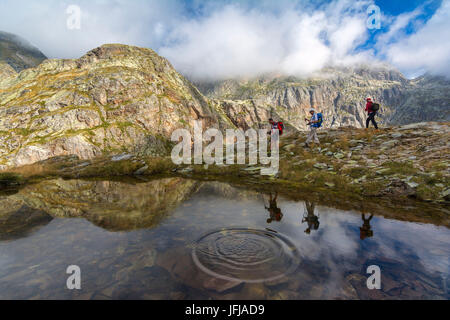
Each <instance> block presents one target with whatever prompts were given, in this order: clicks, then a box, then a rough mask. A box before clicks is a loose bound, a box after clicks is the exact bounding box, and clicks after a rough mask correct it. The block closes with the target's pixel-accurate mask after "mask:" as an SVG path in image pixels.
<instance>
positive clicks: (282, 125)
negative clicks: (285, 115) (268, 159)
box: [278, 121, 284, 136]
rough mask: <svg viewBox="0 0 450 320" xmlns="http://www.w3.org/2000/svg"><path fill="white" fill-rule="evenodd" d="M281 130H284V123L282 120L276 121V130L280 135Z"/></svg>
mask: <svg viewBox="0 0 450 320" xmlns="http://www.w3.org/2000/svg"><path fill="white" fill-rule="evenodd" d="M283 130H284V123H283V122H281V121H280V122H278V131H279V132H280V136H282V135H283Z"/></svg>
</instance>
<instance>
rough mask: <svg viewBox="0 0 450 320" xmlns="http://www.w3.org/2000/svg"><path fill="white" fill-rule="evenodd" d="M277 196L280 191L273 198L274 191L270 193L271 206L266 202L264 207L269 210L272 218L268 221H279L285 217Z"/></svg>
mask: <svg viewBox="0 0 450 320" xmlns="http://www.w3.org/2000/svg"><path fill="white" fill-rule="evenodd" d="M277 197H278V193H276V192H275V197H273V198H272V193H270V194H269V207H266V205H265V204H264V207H265V208H266V210H267V211H269V215H270V218H269V219H267V223H272V221H278V222H280V221H281V219H282V218H283V213H281V209H280V208H278V205H277Z"/></svg>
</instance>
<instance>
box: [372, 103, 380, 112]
mask: <svg viewBox="0 0 450 320" xmlns="http://www.w3.org/2000/svg"><path fill="white" fill-rule="evenodd" d="M378 110H380V105H379V104H378V103H374V104H372V111H378Z"/></svg>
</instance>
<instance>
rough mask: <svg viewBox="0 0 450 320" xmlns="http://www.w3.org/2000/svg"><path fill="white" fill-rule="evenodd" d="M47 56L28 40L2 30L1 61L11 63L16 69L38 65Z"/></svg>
mask: <svg viewBox="0 0 450 320" xmlns="http://www.w3.org/2000/svg"><path fill="white" fill-rule="evenodd" d="M45 59H47V57H46V56H45V55H44V54H43V53H42V52H41V51H39V49H37V48H36V47H34V46H33V45H31V44H30V43H29V42H28V41H27V40H25V39H23V38H21V37H19V36H17V35H15V34H12V33H7V32H3V31H0V61H3V62H6V63H7V64H9V65H10V66H11V67H12V68H13V69H14V70H15V71H17V72H20V71H22V70H24V69H28V68H32V67H36V66H37V65H39V64H40V63H41V62H42V61H44V60H45Z"/></svg>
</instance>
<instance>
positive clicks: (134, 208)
mask: <svg viewBox="0 0 450 320" xmlns="http://www.w3.org/2000/svg"><path fill="white" fill-rule="evenodd" d="M196 187H197V183H196V182H194V181H191V180H182V179H178V178H170V179H162V180H155V181H151V182H146V183H138V184H128V183H122V182H112V181H81V180H71V181H64V180H52V181H45V182H41V183H39V184H35V185H29V186H27V187H26V188H24V189H23V190H21V191H20V192H19V193H18V194H17V195H14V196H12V198H14V199H20V200H21V201H23V203H25V204H26V205H27V206H29V207H31V208H34V209H36V210H42V211H45V212H47V213H48V214H49V215H51V216H52V217H58V218H78V217H79V218H85V219H87V220H89V221H91V222H92V223H94V224H95V225H97V226H100V227H102V228H104V229H107V230H111V231H122V230H133V229H143V228H151V227H153V226H155V225H157V224H158V223H159V222H161V220H162V219H163V218H164V217H165V216H166V215H167V214H169V213H170V212H171V211H172V210H173V209H175V207H176V206H177V205H178V204H180V203H181V202H182V201H183V200H185V199H186V198H187V197H188V196H189V195H190V194H191V193H192V192H194V191H195V189H196Z"/></svg>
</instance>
